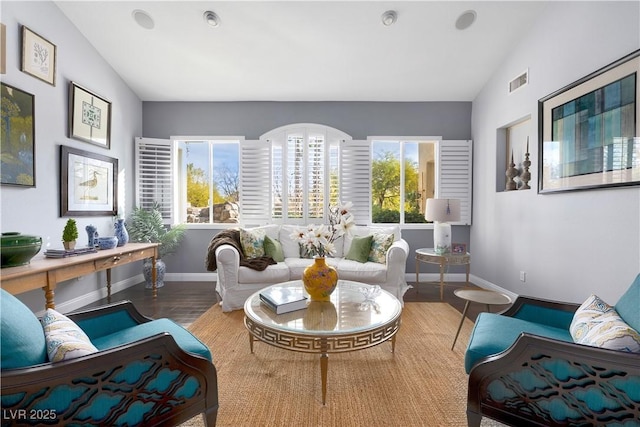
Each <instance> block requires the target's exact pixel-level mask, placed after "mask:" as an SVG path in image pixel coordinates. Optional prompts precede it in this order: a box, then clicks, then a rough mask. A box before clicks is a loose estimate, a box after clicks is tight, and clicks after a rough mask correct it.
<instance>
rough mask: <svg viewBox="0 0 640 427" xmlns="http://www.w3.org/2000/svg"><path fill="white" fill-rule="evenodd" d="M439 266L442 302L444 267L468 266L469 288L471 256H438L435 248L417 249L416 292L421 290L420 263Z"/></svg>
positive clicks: (467, 254)
mask: <svg viewBox="0 0 640 427" xmlns="http://www.w3.org/2000/svg"><path fill="white" fill-rule="evenodd" d="M421 262H425V263H427V264H438V265H439V266H440V301H442V299H443V297H444V267H445V266H446V265H466V266H467V282H466V286H469V270H470V268H471V255H470V254H469V252H467V253H466V254H452V253H449V254H442V255H440V254H436V253H435V252H434V250H433V248H421V249H416V290H419V288H418V285H419V284H420V276H419V274H420V263H421Z"/></svg>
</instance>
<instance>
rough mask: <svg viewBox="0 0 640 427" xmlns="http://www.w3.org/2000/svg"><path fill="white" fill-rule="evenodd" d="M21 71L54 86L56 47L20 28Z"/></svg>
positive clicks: (26, 29) (24, 28) (23, 27)
mask: <svg viewBox="0 0 640 427" xmlns="http://www.w3.org/2000/svg"><path fill="white" fill-rule="evenodd" d="M21 69H22V71H23V72H25V73H27V74H30V75H32V76H33V77H35V78H37V79H40V80H42V81H44V82H47V83H49V84H50V85H52V86H55V85H56V45H54V44H53V43H51V42H50V41H49V40H47V39H45V38H44V37H42V36H40V35H38V34H36V33H34V32H33V31H31V30H30V29H29V28H27V27H25V26H24V25H23V26H22V68H21Z"/></svg>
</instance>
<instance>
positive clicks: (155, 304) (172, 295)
mask: <svg viewBox="0 0 640 427" xmlns="http://www.w3.org/2000/svg"><path fill="white" fill-rule="evenodd" d="M410 284H412V285H414V287H413V288H411V289H409V290H408V291H407V293H406V294H405V296H404V301H405V302H406V303H411V302H440V287H439V286H436V285H434V284H430V283H421V284H420V285H419V289H417V288H416V286H415V283H410ZM463 286H464V284H462V283H457V282H456V283H452V284H451V285H447V286H445V287H444V298H443V302H446V303H448V304H450V305H451V306H453V307H454V308H455V309H456V310H458V311H459V312H460V313H462V310H463V309H464V301H463V300H461V299H460V298H458V297H456V296H455V295H454V294H453V291H454V290H455V289H456V288H461V287H463ZM123 300H130V301H131V302H133V304H134V305H135V306H136V308H137V309H138V311H140V312H141V313H142V314H144V315H145V316H149V317H153V318H156V319H157V318H161V317H166V318H169V319H172V320H173V321H175V322H177V323H179V324H181V325H183V326H184V327H188V326H189V325H191V323H193V322H194V321H195V320H196V319H197V318H198V317H200V316H201V315H202V314H203V313H204V312H205V311H207V310H208V309H209V308H211V306H213V305H214V304H216V303H217V301H218V299H217V294H216V292H215V284H214V283H213V282H165V286H164V287H162V288H160V289H158V297H157V298H153V294H152V292H151V289H145V286H144V283H140V284H138V285H135V286H132V287H130V288H127V289H125V290H123V291H120V292H117V293H115V294H113V295H112V296H111V302H117V301H123ZM107 303H108V301H107V298H103V299H102V300H99V301H96V302H95V303H92V304H90V305H88V306H86V307H95V306H99V305H104V304H107ZM505 308H507V306H494V307H493V308H492V310H494V311H501V310H504V309H505ZM482 310H484V306H483V305H482V304H474V303H472V304H470V305H469V310H468V311H467V317H468V318H470V319H471V320H472V321H475V319H476V317H477V316H478V313H480V312H481V311H482Z"/></svg>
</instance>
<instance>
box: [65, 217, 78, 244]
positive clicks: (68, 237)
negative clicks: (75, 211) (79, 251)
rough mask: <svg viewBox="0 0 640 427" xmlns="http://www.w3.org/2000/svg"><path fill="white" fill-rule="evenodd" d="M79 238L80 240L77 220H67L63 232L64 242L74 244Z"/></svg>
mask: <svg viewBox="0 0 640 427" xmlns="http://www.w3.org/2000/svg"><path fill="white" fill-rule="evenodd" d="M77 238H78V226H77V225H76V220H75V219H72V218H69V219H68V220H67V224H66V225H65V226H64V230H62V241H63V242H73V241H74V240H76V239H77Z"/></svg>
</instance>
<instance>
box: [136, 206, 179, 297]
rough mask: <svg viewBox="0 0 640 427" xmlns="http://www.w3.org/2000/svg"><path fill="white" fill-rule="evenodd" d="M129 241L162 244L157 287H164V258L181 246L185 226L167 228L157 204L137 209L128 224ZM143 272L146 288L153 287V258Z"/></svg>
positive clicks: (144, 264)
mask: <svg viewBox="0 0 640 427" xmlns="http://www.w3.org/2000/svg"><path fill="white" fill-rule="evenodd" d="M127 228H128V231H129V239H130V241H131V242H138V243H160V247H159V248H158V255H159V256H158V259H157V260H156V287H158V288H160V287H162V286H164V282H163V280H164V273H165V271H166V266H165V263H164V261H162V258H164V257H165V256H166V255H169V254H172V253H173V252H175V250H176V249H177V248H178V246H179V245H180V242H181V241H182V238H183V237H184V232H185V230H186V229H185V226H184V225H183V224H178V225H174V226H173V227H171V228H167V227H166V226H165V225H164V224H163V222H162V214H161V213H160V209H159V206H158V204H157V203H155V204H154V205H153V207H152V208H151V209H143V208H140V207H136V208H134V209H133V212H131V216H130V217H129V221H128V223H127ZM142 267H143V268H142V272H143V274H144V278H145V281H146V287H147V288H151V287H153V282H152V281H151V258H147V259H145V260H144V262H143V266H142Z"/></svg>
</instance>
